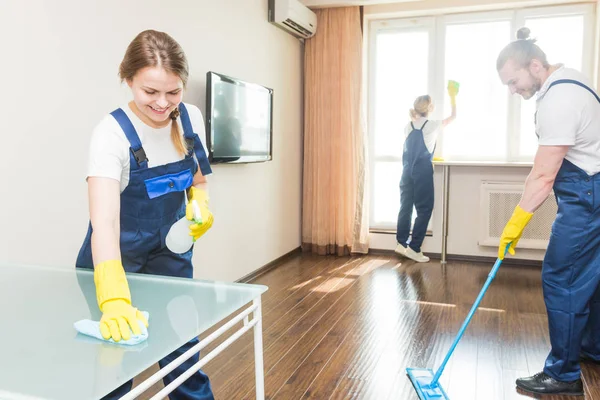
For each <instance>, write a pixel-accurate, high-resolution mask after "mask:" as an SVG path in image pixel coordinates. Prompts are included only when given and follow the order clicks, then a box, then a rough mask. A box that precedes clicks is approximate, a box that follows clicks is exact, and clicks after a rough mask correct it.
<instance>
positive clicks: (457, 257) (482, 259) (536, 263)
mask: <svg viewBox="0 0 600 400" xmlns="http://www.w3.org/2000/svg"><path fill="white" fill-rule="evenodd" d="M369 254H381V255H390V254H396V253H394V250H387V249H369ZM423 254H425V255H426V256H427V257H429V258H432V259H436V260H439V259H441V258H442V255H441V253H427V252H426V253H423ZM446 260H448V261H459V262H476V263H488V264H494V263H495V262H496V258H494V257H486V256H468V255H462V254H448V255H446ZM502 263H503V264H505V265H520V266H525V267H541V266H542V261H540V260H525V259H521V258H512V257H507V258H505V259H504V261H502Z"/></svg>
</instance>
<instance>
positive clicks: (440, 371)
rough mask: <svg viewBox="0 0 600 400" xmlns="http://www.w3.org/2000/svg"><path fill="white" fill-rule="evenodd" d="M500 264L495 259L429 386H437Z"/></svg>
mask: <svg viewBox="0 0 600 400" xmlns="http://www.w3.org/2000/svg"><path fill="white" fill-rule="evenodd" d="M510 245H511V243H509V244H508V245H507V246H506V250H505V251H504V255H505V256H506V251H507V250H508V247H509V246H510ZM500 264H502V260H501V259H500V258H497V259H496V263H495V264H494V267H493V268H492V270H491V271H490V273H489V274H488V278H487V281H485V285H483V288H482V289H481V292H479V296H477V300H475V304H473V307H471V311H470V312H469V315H467V319H465V322H463V324H462V326H461V327H460V331H458V335H456V339H454V343H452V346H451V347H450V350H449V351H448V354H446V358H444V361H443V362H442V365H440V367H439V368H438V370H437V371H436V373H435V376H434V377H433V380H432V381H431V384H430V386H436V385H437V383H438V380H439V379H440V376H441V375H442V372H444V368H445V367H446V364H447V363H448V360H449V359H450V356H451V355H452V352H453V351H454V349H455V348H456V345H457V344H458V342H459V341H460V339H461V338H462V335H463V334H464V333H465V330H466V329H467V325H469V322H471V318H473V314H475V311H476V310H477V307H479V303H481V300H482V299H483V296H484V295H485V292H486V290H487V289H488V287H489V286H490V284H491V283H492V281H493V280H494V277H495V276H496V272H498V268H500Z"/></svg>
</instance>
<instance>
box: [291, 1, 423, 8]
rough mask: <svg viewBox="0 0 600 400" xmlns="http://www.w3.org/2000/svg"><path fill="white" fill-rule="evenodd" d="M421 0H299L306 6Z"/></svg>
mask: <svg viewBox="0 0 600 400" xmlns="http://www.w3.org/2000/svg"><path fill="white" fill-rule="evenodd" d="M414 1H423V0H300V2H301V3H302V4H304V5H305V6H308V7H315V8H319V7H342V6H370V5H375V4H385V3H409V2H414Z"/></svg>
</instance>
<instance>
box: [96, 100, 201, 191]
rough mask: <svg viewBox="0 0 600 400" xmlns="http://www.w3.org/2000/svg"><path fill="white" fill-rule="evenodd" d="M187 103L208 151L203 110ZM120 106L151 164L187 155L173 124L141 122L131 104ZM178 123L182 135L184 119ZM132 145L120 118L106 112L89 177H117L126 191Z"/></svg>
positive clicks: (97, 134) (98, 129) (101, 123)
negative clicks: (174, 139)
mask: <svg viewBox="0 0 600 400" xmlns="http://www.w3.org/2000/svg"><path fill="white" fill-rule="evenodd" d="M184 105H185V106H186V108H187V110H188V114H189V116H190V121H191V123H192V128H193V130H194V132H195V133H197V134H198V136H199V137H200V141H201V142H202V145H203V146H204V150H205V151H206V150H207V149H206V135H205V129H204V119H203V118H202V113H201V112H200V109H198V107H196V106H194V105H192V104H188V103H184ZM121 108H122V109H123V111H125V114H127V116H128V117H129V119H130V120H131V123H132V124H133V126H134V128H135V130H136V132H137V134H138V136H139V138H140V141H141V142H142V147H143V148H144V151H145V152H146V157H148V167H155V166H158V165H165V164H168V163H171V162H175V161H179V160H182V159H183V158H184V157H183V156H182V155H180V154H179V152H178V151H177V149H176V148H175V145H174V144H173V142H172V141H171V124H170V123H169V124H168V125H167V126H165V127H164V128H159V129H156V128H152V127H150V126H148V125H146V124H145V123H144V122H142V120H141V119H140V118H139V117H138V116H137V115H135V114H134V112H133V111H132V110H131V108H129V105H128V104H125V105H124V106H122V107H121ZM177 122H178V124H179V131H180V132H181V135H183V127H182V126H181V118H178V119H177ZM130 146H131V145H130V144H129V141H128V140H127V137H126V136H125V132H123V130H122V129H121V126H120V125H119V123H118V122H117V120H116V119H115V118H114V117H113V116H112V115H110V114H108V115H106V116H105V117H104V118H103V119H102V121H100V123H99V124H98V125H97V126H96V127H95V128H94V132H93V133H92V139H91V143H90V152H89V154H90V156H89V165H88V174H87V176H88V177H91V176H94V177H103V178H112V179H116V180H118V181H119V182H120V184H121V192H123V190H125V188H126V187H127V184H128V183H129V154H130V151H129V148H130Z"/></svg>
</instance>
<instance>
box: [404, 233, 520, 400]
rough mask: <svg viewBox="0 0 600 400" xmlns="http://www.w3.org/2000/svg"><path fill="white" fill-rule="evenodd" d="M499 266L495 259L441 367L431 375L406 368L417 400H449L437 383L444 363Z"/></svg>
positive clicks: (430, 373) (420, 369)
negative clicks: (417, 397)
mask: <svg viewBox="0 0 600 400" xmlns="http://www.w3.org/2000/svg"><path fill="white" fill-rule="evenodd" d="M510 245H511V243H509V244H508V245H507V246H506V250H504V254H505V255H506V251H507V250H508V248H509V247H510ZM500 264H502V260H501V259H500V258H497V259H496V263H495V264H494V267H493V268H492V270H491V271H490V273H489V274H488V278H487V280H486V281H485V284H484V285H483V288H482V289H481V292H479V296H477V299H476V300H475V304H473V307H471V311H470V312H469V314H468V315H467V318H466V319H465V322H463V324H462V326H461V327H460V330H459V331H458V335H456V338H455V339H454V343H452V346H450V350H449V351H448V354H446V357H445V358H444V361H443V362H442V365H440V367H439V368H438V370H437V371H436V372H435V374H434V373H433V370H432V369H431V368H406V374H407V375H408V378H409V379H410V381H411V382H412V384H413V386H414V387H415V390H416V391H417V395H419V399H421V400H439V399H445V400H450V398H449V397H448V395H447V394H446V392H445V391H444V388H443V387H442V385H441V384H440V383H439V380H440V376H442V372H444V368H445V367H446V363H448V360H449V359H450V356H451V355H452V352H454V349H455V348H456V345H457V344H458V342H459V340H460V339H461V337H462V335H463V334H464V333H465V330H466V329H467V325H469V322H471V318H473V314H475V311H476V310H477V307H479V303H481V299H483V296H484V295H485V292H486V291H487V289H488V287H489V286H490V284H491V283H492V280H494V277H495V276H496V272H498V268H500Z"/></svg>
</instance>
